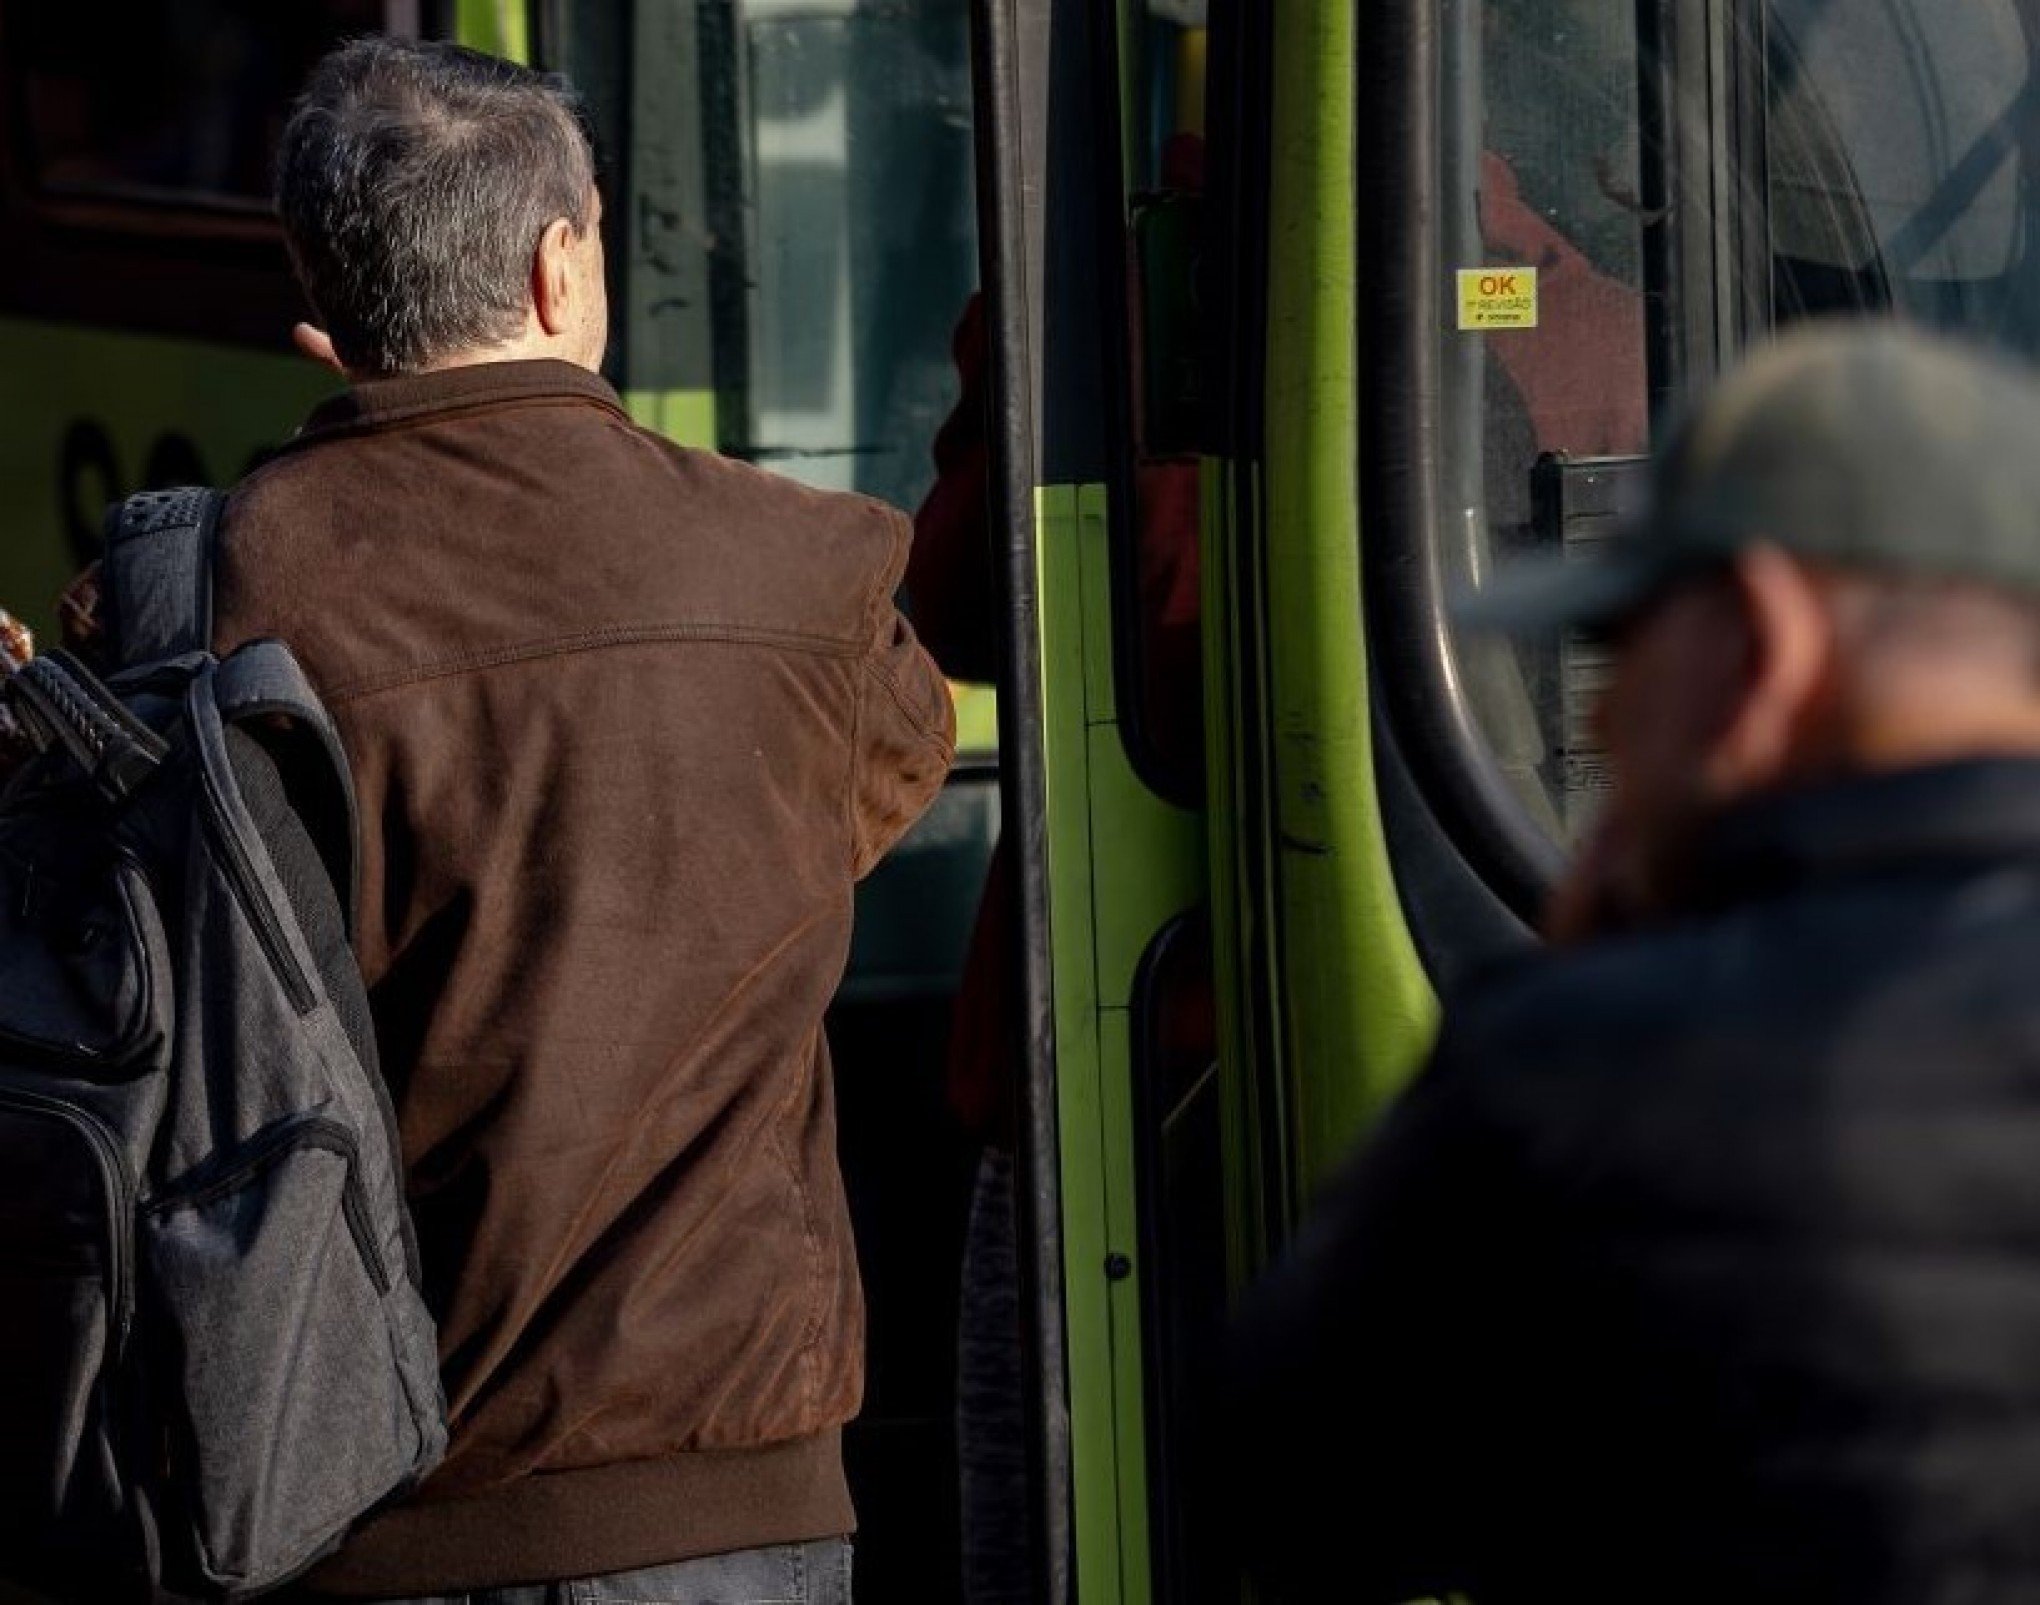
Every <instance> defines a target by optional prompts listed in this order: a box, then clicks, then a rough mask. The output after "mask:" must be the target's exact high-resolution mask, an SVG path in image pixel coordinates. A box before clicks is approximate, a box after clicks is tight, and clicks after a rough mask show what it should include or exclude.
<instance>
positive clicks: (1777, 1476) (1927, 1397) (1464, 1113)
mask: <svg viewBox="0 0 2040 1605" xmlns="http://www.w3.org/2000/svg"><path fill="white" fill-rule="evenodd" d="M1470 611H1471V612H1473V613H1474V614H1475V615H1477V616H1482V617H1484V618H1485V619H1486V621H1487V622H1489V623H1490V624H1492V625H1495V626H1497V627H1504V628H1508V629H1511V630H1515V631H1519V632H1535V631H1539V630H1551V629H1558V628H1563V627H1576V628H1590V629H1599V630H1602V631H1606V632H1608V633H1609V634H1610V635H1611V636H1612V638H1613V639H1614V641H1615V643H1616V648H1617V655H1616V666H1615V674H1614V679H1613V683H1612V685H1611V686H1610V689H1609V691H1608V693H1607V696H1606V699H1605V702H1604V704H1603V707H1602V712H1601V719H1602V732H1603V738H1604V740H1605V742H1606V744H1607V748H1608V752H1609V759H1610V762H1611V765H1612V769H1613V775H1614V784H1615V790H1614V795H1613V797H1612V799H1611V802H1610V804H1609V807H1608V810H1607V812H1606V815H1605V817H1604V819H1603V821H1602V824H1601V827H1600V830H1599V832H1598V834H1597V835H1596V836H1595V838H1594V840H1593V841H1592V842H1591V843H1590V844H1589V846H1588V847H1587V849H1586V850H1585V851H1584V852H1583V853H1582V854H1581V856H1580V859H1579V862H1578V864H1577V865H1576V867H1575V870H1574V872H1573V875H1572V877H1571V878H1570V880H1569V881H1568V882H1567V884H1566V885H1565V886H1563V887H1562V888H1561V889H1560V890H1559V891H1558V892H1557V894H1556V895H1555V896H1554V899H1553V904H1552V912H1551V920H1550V923H1551V935H1552V936H1553V939H1554V949H1553V950H1552V951H1548V952H1544V953H1540V954H1538V955H1536V956H1534V957H1529V958H1526V959H1524V960H1522V961H1521V962H1518V963H1515V964H1512V965H1510V966H1508V967H1506V968H1505V969H1504V970H1502V971H1500V972H1497V973H1492V974H1490V975H1488V976H1485V977H1483V978H1482V979H1481V980H1480V981H1478V982H1477V983H1476V984H1475V985H1473V986H1472V987H1470V988H1469V989H1468V990H1467V991H1466V993H1465V994H1464V995H1463V996H1460V997H1456V998H1450V999H1448V1000H1447V1005H1446V1015H1445V1027H1444V1031H1443V1034H1442V1036H1441V1038H1440V1041H1439V1044H1438V1046H1437V1049H1436V1052H1435V1054H1434V1056H1433V1058H1432V1062H1431V1064H1430V1065H1429V1067H1428V1068H1427V1069H1426V1071H1425V1072H1424V1073H1423V1074H1422V1075H1421V1076H1420V1077H1419V1078H1418V1079H1417V1081H1416V1082H1415V1083H1414V1084H1413V1086H1412V1088H1411V1089H1410V1091H1409V1093H1408V1095H1407V1096H1406V1097H1405V1098H1404V1099H1403V1101H1402V1103H1401V1104H1400V1105H1399V1106H1398V1107H1397V1108H1396V1109H1395V1111H1394V1112H1393V1113H1392V1114H1391V1116H1390V1117H1389V1119H1388V1120H1387V1122H1386V1123H1385V1125H1384V1126H1383V1128H1382V1129H1381V1130H1380V1132H1379V1133H1378V1134H1377V1135H1376V1136H1375V1138H1374V1139H1373V1141H1372V1142H1371V1143H1370V1144H1369V1145H1368V1147H1367V1148H1366V1150H1365V1151H1364V1152H1363V1154H1362V1155H1361V1156H1360V1157H1359V1159H1358V1160H1357V1162H1356V1163H1355V1164H1354V1165H1353V1166H1352V1167H1351V1168H1350V1170H1349V1171H1348V1172H1347V1174H1346V1175H1344V1176H1343V1177H1342V1178H1341V1179H1340V1180H1339V1182H1338V1183H1337V1184H1336V1185H1335V1187H1334V1188H1333V1190H1332V1191H1331V1192H1330V1193H1329V1194H1328V1195H1327V1196H1326V1197H1325V1199H1324V1200H1323V1201H1322V1204H1321V1207H1320V1208H1319V1210H1318V1211H1317V1213H1316V1215H1315V1217H1314V1220H1313V1223H1312V1225H1311V1228H1310V1229H1309V1230H1308V1231H1307V1232H1306V1234H1305V1236H1304V1239H1303V1241H1302V1242H1301V1243H1300V1244H1299V1245H1298V1247H1297V1251H1296V1253H1295V1254H1294V1255H1293V1256H1292V1258H1291V1259H1290V1260H1289V1262H1288V1263H1287V1264H1286V1265H1285V1266H1283V1267H1282V1268H1281V1269H1280V1270H1278V1271H1277V1272H1276V1274H1275V1275H1274V1276H1273V1277H1272V1278H1271V1279H1270V1280H1269V1281H1268V1282H1266V1283H1265V1284H1263V1286H1262V1287H1261V1288H1259V1289H1258V1290H1256V1292H1255V1294H1254V1295H1253V1296H1252V1298H1251V1299H1250V1300H1249V1304H1248V1308H1247V1310H1246V1311H1245V1313H1244V1316H1243V1318H1242V1320H1241V1323H1240V1325H1239V1327H1238V1329H1237V1330H1236V1332H1235V1341H1234V1344H1233V1353H1232V1365H1231V1377H1230V1382H1231V1387H1230V1396H1229V1401H1228V1402H1229V1414H1230V1420H1231V1427H1230V1441H1229V1444H1228V1448H1229V1450H1230V1455H1229V1457H1228V1459H1227V1461H1226V1466H1227V1474H1228V1475H1229V1476H1230V1477H1231V1478H1233V1480H1234V1486H1233V1488H1232V1489H1231V1490H1230V1494H1231V1500H1232V1503H1231V1505H1230V1513H1231V1514H1232V1515H1233V1517H1234V1518H1235V1519H1237V1520H1238V1521H1240V1523H1241V1524H1242V1526H1243V1528H1244V1530H1245V1532H1246V1534H1247V1538H1248V1542H1249V1545H1250V1547H1251V1549H1252V1550H1253V1551H1254V1553H1256V1554H1257V1555H1258V1556H1259V1557H1260V1558H1261V1560H1262V1562H1263V1563H1264V1565H1265V1567H1266V1572H1267V1575H1268V1576H1269V1577H1270V1578H1272V1579H1273V1580H1275V1581H1276V1582H1277V1583H1278V1584H1280V1585H1283V1586H1286V1587H1288V1588H1289V1589H1290V1590H1291V1592H1290V1593H1288V1594H1284V1595H1283V1596H1282V1597H1285V1598H1286V1597H1297V1598H1307V1597H1322V1598H1338V1599H1352V1600H1377V1601H1396V1600H1406V1599H1410V1598H1414V1597H1417V1596H1420V1595H1425V1594H1430V1593H1440V1592H1444V1591H1447V1590H1464V1591H1465V1592H1466V1593H1468V1594H1470V1595H1471V1596H1473V1597H1474V1598H1475V1599H1476V1600H1478V1601H1480V1602H1481V1605H1495V1602H1506V1601H1510V1600H1547V1599H1564V1600H1567V1601H1582V1600H1599V1599H1618V1598H1619V1599H1623V1600H1649V1601H1653V1602H1662V1601H1666V1600H1675V1601H1676V1600H1694V1601H1700V1600H1707V1601H1724V1602H1725V1601H1735V1602H1738V1605H1742V1602H1748V1601H1752V1600H1757V1601H1762V1600H1781V1601H1782V1600H1793V1601H1843V1600H1846V1601H1850V1602H1853V1605H1860V1602H1865V1601H1872V1602H1875V1601H1892V1602H1898V1601H1905V1602H1907V1605H1918V1602H1922V1601H1950V1602H1952V1601H1957V1600H1960V1601H1965V1602H1972V1601H2001V1600H2006V1601H2008V1600H2032V1599H2040V384H2036V382H2035V379H2034V378H2033V376H2031V375H2030V374H2028V373H2026V372H2024V371H2022V370H2018V369H2014V368H2012V367H2010V366H2008V365H2004V364H2001V363H1999V362H1997V361H1995V360H1992V359H1988V358H1985V357H1983V356H1980V355H1976V354H1972V353H1970V352H1968V351H1965V350H1963V349H1960V348H1957V347H1953V346H1949V345H1946V344H1942V343H1939V342H1936V341H1933V340H1930V339H1928V338H1927V337H1925V336H1922V335H1919V334H1914V333H1908V332H1906V331H1904V330H1903V329H1900V328H1898V327H1896V326H1869V325H1855V326H1852V327H1850V328H1849V329H1846V330H1836V329H1829V330H1826V331H1821V332H1814V333H1801V334H1796V335H1792V336H1788V337H1787V338H1785V339H1782V340H1780V341H1779V342H1778V343H1777V344H1775V345H1774V346H1772V347H1771V348H1769V349H1768V350H1766V351H1765V352H1764V353H1763V354H1761V355H1760V356H1758V357H1757V358H1755V359H1754V360H1753V361H1751V362H1750V363H1749V364H1748V365H1747V366H1745V367H1744V368H1742V369H1741V370H1739V371H1738V372H1737V373H1736V374H1734V375H1733V376H1731V377H1730V378H1729V379H1728V380H1726V381H1725V382H1724V383H1723V384H1722V385H1721V386H1720V387H1719V388H1718V390H1717V391H1716V392H1715V393H1714V395H1713V396H1712V398H1711V399H1710V400H1708V401H1707V403H1706V404H1705V405H1704V406H1702V407H1701V408H1700V410H1699V411H1698V412H1697V413H1695V414H1694V415H1693V416H1692V417H1691V418H1690V419H1689V421H1688V422H1687V423H1686V424H1685V426H1684V427H1683V428H1681V429H1680V430H1679V431H1677V432H1676V434H1675V436H1674V438H1673V440H1672V442H1671V445H1670V447H1669V449H1668V450H1667V452H1666V453H1665V454H1664V455H1663V456H1662V457H1661V458H1660V460H1659V462H1658V465H1657V471H1656V477H1655V481H1654V486H1653V493H1652V501H1651V506H1650V510H1649V515H1648V517H1647V519H1646V520H1645V521H1644V527H1643V528H1641V529H1640V530H1639V532H1638V533H1637V535H1636V536H1635V537H1634V539H1633V540H1632V541H1631V542H1630V543H1629V544H1628V545H1627V547H1626V548H1625V549H1624V550H1623V551H1622V552H1621V553H1620V554H1619V555H1617V556H1616V557H1614V558H1612V559H1610V560H1607V561H1604V562H1601V563H1597V564H1581V563H1578V562H1575V563H1573V564H1571V565H1569V566H1567V567H1565V568H1563V569H1557V568H1553V569H1548V570H1542V571H1524V572H1520V573H1518V574H1516V575H1513V576H1511V575H1504V576H1503V579H1502V581H1501V582H1500V583H1498V584H1497V586H1496V587H1495V588H1494V589H1493V590H1492V591H1490V592H1489V593H1488V594H1486V595H1484V596H1483V597H1481V598H1479V599H1478V600H1477V601H1476V602H1475V603H1474V604H1473V606H1472V608H1471V610H1470Z"/></svg>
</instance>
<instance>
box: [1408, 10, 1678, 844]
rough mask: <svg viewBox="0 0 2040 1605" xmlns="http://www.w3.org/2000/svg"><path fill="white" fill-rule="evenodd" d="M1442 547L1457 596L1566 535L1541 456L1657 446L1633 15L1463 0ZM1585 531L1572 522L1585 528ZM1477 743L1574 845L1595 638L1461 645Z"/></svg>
mask: <svg viewBox="0 0 2040 1605" xmlns="http://www.w3.org/2000/svg"><path fill="white" fill-rule="evenodd" d="M1443 14H1444V16H1445V17H1446V19H1447V21H1446V25H1445V30H1444V35H1443V39H1442V41H1441V63H1440V65H1441V73H1442V81H1443V85H1444V88H1443V93H1442V94H1441V97H1440V104H1441V113H1442V123H1443V126H1442V128H1441V139H1440V145H1439V156H1440V163H1441V167H1442V169H1443V178H1444V183H1443V186H1442V202H1443V211H1442V217H1441V228H1442V231H1443V240H1442V242H1441V255H1442V262H1441V268H1442V271H1443V273H1444V276H1445V279H1446V282H1445V284H1444V285H1443V292H1444V293H1443V295H1442V297H1441V308H1442V311H1443V314H1444V315H1443V319H1442V322H1443V325H1444V326H1443V327H1442V328H1441V329H1440V330H1439V338H1440V340H1441V341H1442V342H1443V348H1444V349H1443V354H1442V359H1441V362H1440V366H1439V376H1440V389H1441V395H1440V405H1441V410H1442V418H1441V425H1442V437H1441V440H1440V447H1439V456H1440V463H1441V471H1442V473H1441V477H1442V483H1441V485H1440V487H1439V494H1440V506H1441V509H1442V517H1443V521H1444V528H1443V529H1442V531H1440V533H1439V541H1438V551H1439V554H1440V558H1441V561H1442V565H1443V567H1444V569H1445V572H1444V573H1443V574H1442V575H1441V576H1440V578H1441V580H1442V582H1443V586H1444V588H1445V590H1446V591H1447V592H1448V593H1449V592H1451V591H1454V590H1461V589H1465V588H1468V587H1471V586H1475V585H1478V584H1479V583H1480V581H1481V580H1482V578H1483V577H1484V576H1485V575H1486V574H1487V573H1488V572H1489V571H1490V570H1491V568H1492V566H1493V565H1494V564H1495V563H1497V562H1506V561H1508V559H1509V557H1510V556H1511V555H1512V554H1514V553H1516V552H1518V551H1520V550H1522V549H1523V548H1525V547H1526V546H1528V545H1530V544H1533V543H1534V542H1537V541H1540V540H1549V539H1553V538H1559V532H1558V531H1556V530H1555V529H1554V528H1553V527H1552V526H1551V524H1550V522H1549V520H1540V519H1538V517H1537V516H1536V514H1537V512H1538V498H1537V496H1536V494H1535V486H1536V484H1537V482H1538V477H1539V476H1538V474H1537V472H1536V470H1537V465H1538V464H1539V462H1540V461H1542V462H1544V463H1546V464H1547V465H1550V464H1552V463H1555V462H1557V461H1558V460H1560V459H1583V458H1586V459H1600V458H1607V457H1625V456H1630V455H1634V454H1637V453H1640V452H1642V451H1643V450H1644V448H1645V445H1646V442H1647V439H1648V434H1649V389H1648V376H1647V371H1646V362H1645V355H1644V349H1645V348H1644V315H1643V306H1644V302H1643V295H1642V289H1643V208H1642V206H1641V204H1640V202H1639V200H1638V197H1639V195H1640V193H1641V173H1640V168H1641V164H1640V159H1639V145H1640V139H1639V131H1638V103H1637V44H1636V18H1635V8H1634V7H1629V6H1610V5H1607V4H1604V3H1600V0H1487V3H1485V4H1475V3H1472V0H1449V3H1448V4H1447V5H1446V6H1445V7H1444V13H1443ZM1575 527H1576V526H1575ZM1455 646H1456V652H1457V668H1458V673H1459V676H1460V680H1461V683H1462V685H1463V686H1464V688H1465V694H1466V696H1467V699H1468V701H1469V702H1470V703H1471V705H1472V708H1473V711H1474V713H1475V715H1476V717H1477V719H1478V722H1479V726H1480V729H1481V731H1482V733H1483V734H1484V736H1485V738H1486V740H1487V742H1488V744H1489V745H1490V747H1491V748H1492V751H1493V754H1494V756H1495V758H1496V759H1497V761H1498V763H1499V765H1500V768H1501V771H1502V773H1503V775H1504V776H1505V777H1506V780H1507V781H1508V783H1509V785H1510V787H1511V789H1512V790H1513V792H1514V794H1515V796H1516V798H1517V800H1518V802H1519V803H1520V804H1521V806H1522V807H1523V808H1524V809H1525V810H1527V811H1528V812H1529V814H1530V815H1531V816H1532V817H1533V818H1534V819H1535V820H1537V821H1538V823H1539V824H1540V825H1541V826H1542V828H1543V829H1544V830H1545V831H1547V832H1548V833H1550V834H1551V835H1553V836H1557V837H1560V838H1566V837H1572V836H1575V835H1577V833H1578V832H1579V830H1580V829H1581V828H1582V826H1583V824H1584V823H1585V821H1586V820H1587V818H1588V817H1589V816H1590V815H1591V813H1592V811H1593V807H1594V802H1595V799H1596V798H1597V796H1598V795H1599V792H1600V789H1601V784H1602V780H1601V770H1600V767H1599V765H1598V763H1597V762H1596V760H1595V754H1594V752H1593V750H1592V746H1591V743H1590V742H1589V741H1588V740H1587V739H1586V729H1585V720H1584V718H1583V716H1582V708H1581V704H1582V702H1583V699H1584V698H1585V697H1586V696H1587V695H1588V694H1589V693H1590V691H1591V687H1592V686H1593V684H1594V683H1595V681H1596V678H1597V676H1598V674H1599V672H1600V665H1599V664H1598V663H1597V662H1595V661H1593V660H1592V658H1591V649H1589V648H1587V647H1585V646H1584V645H1583V644H1581V643H1577V642H1569V643H1564V644H1553V643H1534V644H1530V645H1517V644H1514V643H1510V642H1505V641H1498V640H1493V639H1481V638H1461V639H1459V640H1457V641H1456V643H1455Z"/></svg>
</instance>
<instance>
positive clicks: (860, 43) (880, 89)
mask: <svg viewBox="0 0 2040 1605" xmlns="http://www.w3.org/2000/svg"><path fill="white" fill-rule="evenodd" d="M735 11H736V20H737V38H738V40H739V41H740V49H739V56H738V59H739V60H740V61H741V62H742V63H744V64H745V70H746V75H747V83H746V91H747V92H746V94H745V96H744V97H743V100H742V105H743V106H744V108H745V126H744V128H743V137H742V140H741V145H742V149H743V152H744V157H745V161H746V166H747V171H746V173H745V175H744V177H745V183H744V194H745V197H746V200H747V208H746V210H747V212H748V214H749V216H750V218H751V227H752V230H753V234H752V243H751V270H752V271H751V275H750V291H749V296H748V302H747V305H746V308H745V315H746V317H747V320H748V325H749V327H748V330H747V331H746V333H747V336H748V338H747V339H746V340H745V341H744V342H743V345H744V348H745V349H746V351H747V357H746V368H745V373H744V376H743V377H744V383H743V385H742V392H743V393H744V394H745V395H746V396H747V397H748V404H747V408H746V414H745V416H742V417H739V418H731V419H728V420H726V422H725V424H724V427H723V436H724V440H725V443H726V444H727V445H728V446H729V447H731V448H732V449H736V450H739V451H742V452H743V453H744V454H745V455H748V456H751V457H753V458H756V459H758V460H761V461H765V462H768V463H770V464H771V466H773V467H774V468H776V469H778V470H779V471H781V472H783V473H788V474H791V475H793V476H794V477H795V478H798V479H803V480H806V481H807V482H808V483H810V484H815V485H822V486H827V487H830V488H835V489H845V490H859V491H864V492H866V493H868V494H871V495H875V496H879V497H882V498H884V499H885V500H887V501H889V502H892V503H894V504H895V505H896V506H901V507H912V506H914V505H915V504H916V503H917V502H918V501H919V500H920V498H921V496H922V495H923V493H924V492H925V491H926V490H927V488H928V484H929V482H930V479H931V478H932V469H931V467H930V461H929V456H928V443H929V442H930V441H931V440H932V439H933V438H934V436H935V432H936V430H937V429H938V428H940V426H941V424H942V420H943V418H944V416H945V415H946V414H947V413H948V411H949V408H950V406H951V405H952V403H953V402H954V400H955V397H956V390H955V379H954V377H953V373H952V369H951V364H950V349H949V348H950V334H951V331H952V329H953V328H954V327H955V324H956V320H957V318H958V316H959V315H960V313H961V312H962V309H963V306H964V303H965V301H966V300H967V299H968V298H969V295H970V292H971V288H972V286H973V284H974V283H975V280H976V244H975V233H974V215H973V210H972V158H971V101H970V40H969V31H968V28H969V19H968V8H967V7H964V6H959V5H957V4H955V3H954V0H884V3H875V0H874V3H852V0H739V3H738V4H737V5H736V7H735ZM724 334H725V331H723V330H720V329H719V330H718V331H717V335H718V339H719V340H721V339H722V338H723V337H724ZM732 344H734V342H732Z"/></svg>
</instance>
